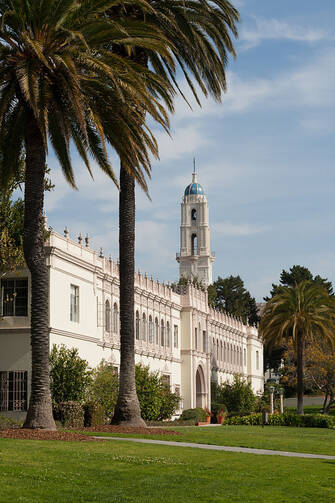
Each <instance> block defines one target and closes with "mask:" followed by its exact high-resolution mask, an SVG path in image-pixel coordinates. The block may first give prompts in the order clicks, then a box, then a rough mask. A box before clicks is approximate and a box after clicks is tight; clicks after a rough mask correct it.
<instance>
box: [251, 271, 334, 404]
mask: <svg viewBox="0 0 335 503" xmlns="http://www.w3.org/2000/svg"><path fill="white" fill-rule="evenodd" d="M259 331H260V334H261V335H262V337H263V340H264V342H265V343H266V344H268V345H269V346H270V347H271V346H273V345H277V343H279V344H280V343H282V342H283V340H285V339H291V340H292V342H293V344H294V348H295V353H296V361H297V363H296V365H297V413H298V414H303V413H304V407H303V396H304V378H303V373H304V347H305V343H306V342H307V341H309V342H311V343H313V340H315V339H318V340H320V339H321V340H323V341H324V342H326V343H328V344H330V345H331V346H333V345H334V343H335V300H334V297H333V296H330V295H329V294H328V292H327V290H326V289H325V288H324V287H322V286H320V285H317V284H315V283H311V282H309V281H302V282H300V283H298V284H296V285H295V286H288V287H279V288H278V293H277V294H276V295H275V296H274V297H273V298H272V299H271V300H269V301H268V302H267V304H266V305H265V309H264V312H263V315H262V318H261V322H260V326H259Z"/></svg>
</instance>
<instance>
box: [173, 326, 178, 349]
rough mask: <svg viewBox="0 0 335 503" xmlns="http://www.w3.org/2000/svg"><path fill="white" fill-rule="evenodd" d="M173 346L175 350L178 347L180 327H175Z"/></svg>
mask: <svg viewBox="0 0 335 503" xmlns="http://www.w3.org/2000/svg"><path fill="white" fill-rule="evenodd" d="M173 346H174V347H175V348H177V347H178V325H174V327H173Z"/></svg>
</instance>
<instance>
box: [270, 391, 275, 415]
mask: <svg viewBox="0 0 335 503" xmlns="http://www.w3.org/2000/svg"><path fill="white" fill-rule="evenodd" d="M274 390H275V389H274V387H273V386H270V387H269V391H270V414H273V393H274Z"/></svg>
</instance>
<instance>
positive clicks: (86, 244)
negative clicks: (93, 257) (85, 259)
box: [85, 234, 90, 248]
mask: <svg viewBox="0 0 335 503" xmlns="http://www.w3.org/2000/svg"><path fill="white" fill-rule="evenodd" d="M85 246H86V248H88V247H89V246H90V238H89V235H88V234H86V237H85Z"/></svg>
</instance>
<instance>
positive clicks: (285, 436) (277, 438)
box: [90, 426, 335, 456]
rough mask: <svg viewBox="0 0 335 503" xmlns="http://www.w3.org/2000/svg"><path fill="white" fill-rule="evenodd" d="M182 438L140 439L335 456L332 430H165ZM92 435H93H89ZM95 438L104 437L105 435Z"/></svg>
mask: <svg viewBox="0 0 335 503" xmlns="http://www.w3.org/2000/svg"><path fill="white" fill-rule="evenodd" d="M167 429H168V430H169V429H173V430H176V431H179V432H181V433H182V435H178V436H176V435H142V437H145V438H156V439H159V440H173V441H177V442H195V443H199V444H214V445H231V446H238V447H255V448H258V449H275V450H279V451H292V452H309V453H313V454H330V455H334V456H335V430H330V429H326V428H294V427H280V426H266V427H265V428H262V427H261V426H218V427H204V428H201V427H197V426H183V427H174V428H167ZM90 434H92V433H90ZM96 435H102V436H106V435H108V434H106V433H101V434H99V433H97V434H96ZM109 435H111V436H116V437H120V436H123V437H128V436H131V437H140V436H141V435H120V434H109Z"/></svg>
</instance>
